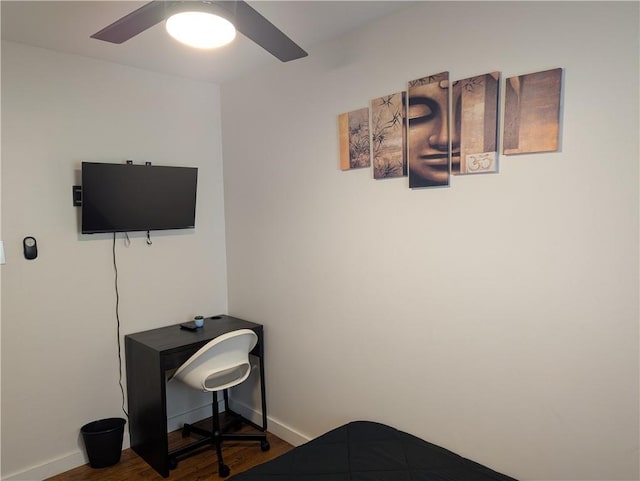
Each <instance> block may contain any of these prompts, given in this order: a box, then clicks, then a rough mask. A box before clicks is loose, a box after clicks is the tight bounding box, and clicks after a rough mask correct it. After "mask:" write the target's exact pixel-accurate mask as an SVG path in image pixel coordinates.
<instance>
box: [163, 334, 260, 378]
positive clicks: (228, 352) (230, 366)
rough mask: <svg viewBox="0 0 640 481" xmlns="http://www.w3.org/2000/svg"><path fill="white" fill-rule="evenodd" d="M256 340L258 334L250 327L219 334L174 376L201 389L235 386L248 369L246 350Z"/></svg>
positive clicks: (249, 365)
mask: <svg viewBox="0 0 640 481" xmlns="http://www.w3.org/2000/svg"><path fill="white" fill-rule="evenodd" d="M257 342H258V336H257V335H256V333H255V332H253V331H252V330H250V329H240V330H237V331H231V332H227V333H226V334H222V335H221V336H218V337H216V338H215V339H212V340H211V341H209V342H208V343H207V344H205V345H204V346H202V347H201V348H200V349H199V350H198V352H196V353H195V354H193V355H192V356H191V357H190V358H189V359H187V360H186V361H185V362H184V363H183V364H182V365H181V366H180V367H179V368H178V370H177V371H176V372H175V374H174V375H173V379H178V380H180V381H182V382H184V383H185V384H187V385H189V386H191V387H192V388H194V389H198V390H202V391H221V390H223V389H227V388H230V387H233V386H236V385H238V384H240V383H241V382H243V381H244V380H245V379H247V377H249V374H250V373H251V363H250V362H249V353H250V352H251V350H252V349H253V348H254V347H255V345H256V343H257Z"/></svg>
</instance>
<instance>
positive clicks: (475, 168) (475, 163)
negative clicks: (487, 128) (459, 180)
mask: <svg viewBox="0 0 640 481" xmlns="http://www.w3.org/2000/svg"><path fill="white" fill-rule="evenodd" d="M466 161H467V171H468V172H482V171H485V170H492V165H493V162H494V161H495V152H485V153H482V154H467V155H466Z"/></svg>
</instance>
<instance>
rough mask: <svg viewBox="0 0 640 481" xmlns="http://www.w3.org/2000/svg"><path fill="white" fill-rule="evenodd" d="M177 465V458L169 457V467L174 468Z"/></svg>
mask: <svg viewBox="0 0 640 481" xmlns="http://www.w3.org/2000/svg"><path fill="white" fill-rule="evenodd" d="M177 467H178V460H177V459H176V458H169V469H176V468H177Z"/></svg>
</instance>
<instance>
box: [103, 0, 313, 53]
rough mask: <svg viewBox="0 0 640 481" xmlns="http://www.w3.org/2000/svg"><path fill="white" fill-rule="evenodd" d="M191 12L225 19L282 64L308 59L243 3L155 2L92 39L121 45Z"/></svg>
mask: <svg viewBox="0 0 640 481" xmlns="http://www.w3.org/2000/svg"><path fill="white" fill-rule="evenodd" d="M194 11H197V12H204V13H207V14H209V16H216V17H222V18H223V19H226V20H227V21H228V22H231V24H232V25H233V26H235V28H236V29H237V30H238V31H239V32H240V33H242V34H243V35H244V36H245V37H247V38H249V39H250V40H252V41H254V42H255V43H256V44H258V45H259V46H261V47H262V48H264V49H265V50H266V51H268V52H269V53H271V54H272V55H274V56H275V57H277V58H278V59H280V60H281V61H283V62H288V61H290V60H295V59H298V58H302V57H306V56H307V52H305V51H304V50H303V49H302V48H301V47H300V46H298V45H297V44H296V43H295V42H294V41H293V40H291V39H290V38H289V37H287V36H286V35H285V34H284V33H283V32H282V31H281V30H279V29H278V28H277V27H276V26H275V25H273V24H272V23H271V22H270V21H269V20H267V19H266V18H265V17H263V16H262V15H261V14H260V13H258V12H257V11H256V10H254V9H253V8H252V7H250V6H249V5H248V4H247V3H246V2H244V1H242V0H235V1H164V0H154V1H152V2H149V3H147V4H146V5H143V6H142V7H140V8H138V9H137V10H134V11H133V12H131V13H129V14H128V15H125V16H124V17H122V18H120V19H119V20H116V21H115V22H113V23H112V24H111V25H108V26H107V27H105V28H103V29H102V30H100V31H99V32H97V33H94V34H93V35H91V38H95V39H98V40H104V41H105V42H111V43H117V44H120V43H123V42H126V41H127V40H129V39H130V38H132V37H135V36H136V35H138V34H139V33H141V32H144V31H145V30H147V29H148V28H151V27H153V26H154V25H156V24H158V23H160V22H162V21H163V20H169V19H170V18H171V17H172V16H173V15H174V14H177V13H184V12H190V13H191V12H194ZM228 22H227V23H228ZM172 35H173V34H172ZM234 35H235V31H234ZM231 39H233V37H231Z"/></svg>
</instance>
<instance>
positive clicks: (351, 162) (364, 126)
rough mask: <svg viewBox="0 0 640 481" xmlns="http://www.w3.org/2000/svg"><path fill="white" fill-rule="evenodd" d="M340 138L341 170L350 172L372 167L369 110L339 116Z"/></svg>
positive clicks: (364, 109) (366, 108) (363, 109)
mask: <svg viewBox="0 0 640 481" xmlns="http://www.w3.org/2000/svg"><path fill="white" fill-rule="evenodd" d="M338 132H339V138H340V169H341V170H350V169H358V168H362V167H370V166H371V143H370V139H369V108H368V107H365V108H362V109H359V110H354V111H352V112H347V113H344V114H340V115H339V116H338Z"/></svg>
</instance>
